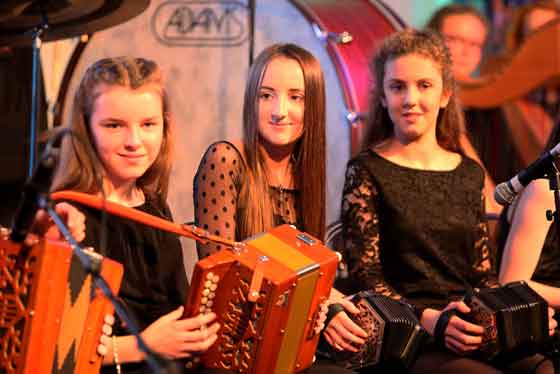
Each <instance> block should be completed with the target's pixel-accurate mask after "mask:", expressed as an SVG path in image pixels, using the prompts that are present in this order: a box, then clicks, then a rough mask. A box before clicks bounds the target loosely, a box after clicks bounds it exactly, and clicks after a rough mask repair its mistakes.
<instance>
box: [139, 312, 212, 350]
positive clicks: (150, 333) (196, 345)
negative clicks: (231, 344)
mask: <svg viewBox="0 0 560 374" xmlns="http://www.w3.org/2000/svg"><path fill="white" fill-rule="evenodd" d="M182 315H183V307H182V306H181V307H179V308H177V309H175V310H174V311H172V312H170V313H168V314H166V315H164V316H162V317H160V318H159V319H158V320H156V321H155V322H154V323H152V324H151V325H150V326H148V327H147V328H146V329H145V330H144V331H143V332H142V334H141V335H142V338H143V339H144V341H145V342H146V345H147V346H148V347H150V349H152V350H153V351H155V352H157V353H159V354H160V355H162V356H164V357H165V358H168V359H177V358H183V357H189V356H191V355H192V354H193V353H200V352H204V351H206V350H207V349H208V348H209V347H210V346H211V345H212V344H214V342H215V341H216V339H217V338H218V335H217V332H218V330H219V329H220V325H219V324H218V323H217V322H214V323H212V324H211V325H210V326H208V324H209V323H211V322H212V321H214V320H215V319H216V314H215V313H208V314H204V315H202V314H201V315H199V316H197V317H192V318H185V319H181V317H182ZM207 326H208V327H207Z"/></svg>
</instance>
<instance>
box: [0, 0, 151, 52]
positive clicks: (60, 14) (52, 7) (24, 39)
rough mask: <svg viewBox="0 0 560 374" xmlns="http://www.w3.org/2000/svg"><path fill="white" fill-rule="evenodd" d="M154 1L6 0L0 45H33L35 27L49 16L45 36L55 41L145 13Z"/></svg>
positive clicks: (0, 15) (0, 9)
mask: <svg viewBox="0 0 560 374" xmlns="http://www.w3.org/2000/svg"><path fill="white" fill-rule="evenodd" d="M148 5H150V0H2V1H0V46H2V45H20V44H31V40H32V30H33V29H34V28H36V27H37V26H39V25H40V24H41V23H42V22H43V19H44V17H43V15H45V16H46V21H47V23H48V26H49V27H48V29H46V30H45V31H44V32H43V34H42V36H41V39H42V40H44V41H52V40H58V39H65V38H71V37H74V36H79V35H82V34H89V33H93V32H95V31H99V30H103V29H106V28H109V27H111V26H114V25H118V24H120V23H123V22H125V21H127V20H129V19H131V18H133V17H135V16H137V15H138V14H140V13H142V12H143V11H144V10H146V8H148Z"/></svg>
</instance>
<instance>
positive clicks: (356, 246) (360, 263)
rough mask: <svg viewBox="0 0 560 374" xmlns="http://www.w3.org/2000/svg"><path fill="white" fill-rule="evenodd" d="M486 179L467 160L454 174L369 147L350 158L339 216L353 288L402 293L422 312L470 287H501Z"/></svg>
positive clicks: (474, 163)
mask: <svg viewBox="0 0 560 374" xmlns="http://www.w3.org/2000/svg"><path fill="white" fill-rule="evenodd" d="M483 179H484V175H483V172H482V169H481V168H480V166H479V165H478V164H477V163H476V162H475V161H473V160H471V159H469V158H466V157H463V158H462V161H461V163H460V164H459V165H458V166H457V167H456V168H455V169H453V170H450V171H429V170H419V169H412V168H408V167H404V166H400V165H397V164H395V163H393V162H391V161H389V160H386V159H384V158H382V157H381V156H379V155H378V154H376V153H375V152H373V151H371V150H368V151H365V152H362V153H361V154H360V155H358V156H357V157H356V158H354V159H352V160H351V161H350V162H349V164H348V168H347V171H346V181H345V185H344V190H343V202H342V211H341V219H342V223H343V237H344V244H345V253H344V258H345V261H346V262H347V263H348V267H349V271H350V277H351V278H353V279H354V280H355V284H354V288H355V289H354V291H358V290H362V289H374V290H375V291H376V292H378V293H381V294H385V295H387V296H390V297H393V298H396V299H399V298H401V297H404V298H406V300H407V301H408V302H409V303H411V304H412V305H413V306H414V307H415V309H416V311H417V313H418V315H419V316H421V313H422V311H423V310H424V308H426V307H431V308H436V309H441V308H443V307H444V306H445V305H447V303H448V302H449V301H450V300H451V299H458V298H460V297H462V296H463V295H464V293H465V290H466V289H468V288H470V287H481V286H492V285H497V277H496V275H495V273H494V272H492V271H491V270H490V269H491V266H490V251H489V248H488V234H487V226H486V221H485V216H484V201H483V197H482V186H483Z"/></svg>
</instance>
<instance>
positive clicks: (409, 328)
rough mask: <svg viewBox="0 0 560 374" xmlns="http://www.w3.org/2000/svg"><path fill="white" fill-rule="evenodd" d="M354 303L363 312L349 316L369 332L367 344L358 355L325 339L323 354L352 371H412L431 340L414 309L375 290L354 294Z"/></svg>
mask: <svg viewBox="0 0 560 374" xmlns="http://www.w3.org/2000/svg"><path fill="white" fill-rule="evenodd" d="M350 301H352V302H353V303H354V305H356V307H357V308H358V309H359V310H360V313H359V314H356V315H352V314H348V316H349V317H350V318H351V319H352V320H353V321H354V322H355V323H356V324H357V325H359V326H360V327H361V328H362V329H363V330H364V331H366V332H367V333H368V338H367V340H366V343H365V344H363V345H362V346H361V347H360V350H359V351H358V352H349V351H337V350H336V349H334V348H333V347H331V346H330V345H329V344H328V343H327V342H326V341H324V340H322V341H321V345H320V351H321V353H322V354H324V355H326V356H328V357H330V358H331V359H333V360H334V361H335V362H336V363H337V364H338V365H339V366H343V367H345V368H347V369H352V370H355V369H359V368H363V367H368V366H375V365H383V367H384V368H387V369H389V368H392V369H395V370H402V369H408V368H409V367H410V366H411V365H412V364H413V363H414V361H415V360H416V358H417V356H418V353H419V351H420V348H421V347H422V346H423V344H424V343H426V341H427V340H428V338H429V335H428V333H427V332H426V330H424V328H422V326H421V325H420V322H418V319H417V318H416V316H415V315H414V312H413V310H412V308H411V307H410V306H409V305H407V304H404V303H402V302H400V301H397V300H393V299H391V298H389V297H387V296H382V295H377V294H375V293H374V292H372V291H362V292H359V293H357V294H355V295H352V296H350Z"/></svg>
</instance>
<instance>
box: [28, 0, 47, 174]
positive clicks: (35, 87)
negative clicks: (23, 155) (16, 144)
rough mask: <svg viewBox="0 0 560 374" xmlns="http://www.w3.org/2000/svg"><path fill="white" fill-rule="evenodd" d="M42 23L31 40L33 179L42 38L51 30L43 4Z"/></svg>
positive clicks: (30, 151)
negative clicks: (46, 31)
mask: <svg viewBox="0 0 560 374" xmlns="http://www.w3.org/2000/svg"><path fill="white" fill-rule="evenodd" d="M41 18H42V21H41V23H40V24H39V25H38V26H37V27H35V28H34V29H33V30H31V40H32V43H31V44H32V63H33V64H32V71H31V114H30V116H31V118H30V124H29V130H30V133H29V163H28V165H29V166H28V177H29V178H31V176H32V175H33V169H34V168H35V158H36V157H37V156H36V155H37V128H38V123H37V122H38V120H37V118H38V114H39V110H38V106H39V90H40V83H41V81H40V79H39V67H40V64H41V44H42V40H41V37H42V35H43V33H44V32H45V30H47V29H48V28H49V21H48V19H47V14H46V12H45V9H44V8H43V6H42V3H41Z"/></svg>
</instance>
